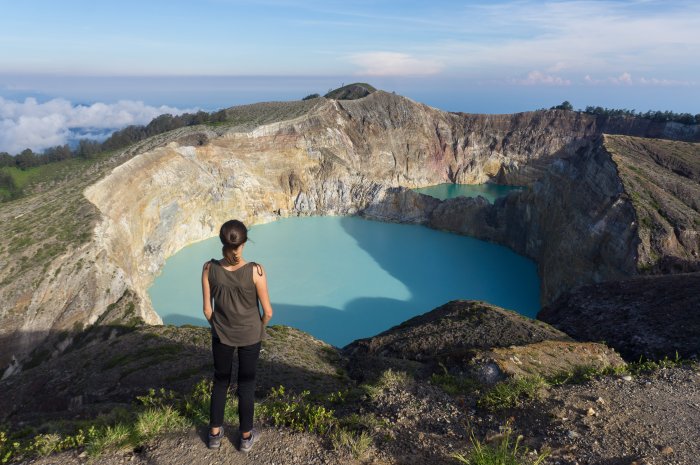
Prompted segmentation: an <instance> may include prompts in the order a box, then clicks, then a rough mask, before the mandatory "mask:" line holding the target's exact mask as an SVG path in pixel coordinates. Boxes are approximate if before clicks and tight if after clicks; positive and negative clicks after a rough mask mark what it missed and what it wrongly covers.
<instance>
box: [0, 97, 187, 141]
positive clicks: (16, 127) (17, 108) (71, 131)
mask: <svg viewBox="0 0 700 465" xmlns="http://www.w3.org/2000/svg"><path fill="white" fill-rule="evenodd" d="M186 111H193V110H181V109H178V108H174V107H169V106H165V105H163V106H159V107H154V106H150V105H146V104H144V103H143V102H136V101H132V100H121V101H119V102H117V103H101V102H98V103H93V104H91V105H73V104H72V103H71V102H70V101H68V100H65V99H53V100H49V101H47V102H43V103H39V102H37V100H36V99H34V98H27V99H25V100H24V101H23V102H17V101H13V100H6V99H4V98H2V97H0V151H4V152H9V153H12V154H14V153H18V152H20V151H22V150H24V149H26V148H30V149H32V150H35V151H40V150H43V149H45V148H47V147H52V146H55V145H62V144H65V143H67V142H68V141H69V140H70V139H71V138H72V137H73V136H75V135H76V134H83V135H88V136H89V135H90V134H93V135H99V134H105V133H107V132H109V131H111V130H116V129H119V128H123V127H125V126H128V125H130V124H147V123H148V122H149V121H151V120H152V119H153V118H155V117H156V116H158V115H162V114H163V113H170V114H173V115H177V114H181V113H184V112H186ZM95 130H97V131H95Z"/></svg>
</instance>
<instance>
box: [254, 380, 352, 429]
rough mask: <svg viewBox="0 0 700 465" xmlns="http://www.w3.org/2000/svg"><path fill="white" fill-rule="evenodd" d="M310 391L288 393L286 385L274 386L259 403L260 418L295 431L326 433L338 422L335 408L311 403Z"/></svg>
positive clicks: (258, 413) (257, 409) (258, 412)
mask: <svg viewBox="0 0 700 465" xmlns="http://www.w3.org/2000/svg"><path fill="white" fill-rule="evenodd" d="M308 397H309V391H303V392H302V393H301V394H296V395H295V394H288V393H286V392H285V389H284V386H280V387H278V388H277V389H275V388H272V390H271V391H270V395H269V396H268V397H267V399H265V401H264V402H262V403H260V404H258V407H257V408H256V413H257V415H258V417H259V418H261V419H263V420H267V421H271V422H272V423H273V424H274V425H275V426H286V427H288V428H291V429H293V430H295V431H308V432H310V433H318V434H326V433H328V432H329V431H330V430H331V429H332V428H333V427H334V426H335V425H336V424H337V422H338V420H337V419H336V417H335V414H334V412H333V410H328V409H326V407H324V406H323V405H318V404H314V403H311V402H310V401H309V399H308Z"/></svg>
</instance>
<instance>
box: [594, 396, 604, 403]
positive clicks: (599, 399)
mask: <svg viewBox="0 0 700 465" xmlns="http://www.w3.org/2000/svg"><path fill="white" fill-rule="evenodd" d="M595 403H596V404H600V405H605V400H603V398H602V397H598V398H597V399H596V400H595Z"/></svg>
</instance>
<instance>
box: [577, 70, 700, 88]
mask: <svg viewBox="0 0 700 465" xmlns="http://www.w3.org/2000/svg"><path fill="white" fill-rule="evenodd" d="M583 81H584V82H585V83H586V84H592V85H599V84H613V85H628V86H632V85H643V86H692V85H695V84H696V83H695V82H693V81H679V80H675V79H659V78H655V77H652V78H646V77H640V78H635V77H633V76H632V75H631V74H630V73H628V72H624V73H622V74H620V75H619V76H610V77H607V78H603V79H596V78H593V77H591V75H590V74H587V75H586V76H584V78H583Z"/></svg>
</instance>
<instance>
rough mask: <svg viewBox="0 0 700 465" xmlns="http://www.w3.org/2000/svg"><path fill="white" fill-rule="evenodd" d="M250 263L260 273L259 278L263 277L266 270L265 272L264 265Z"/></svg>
mask: <svg viewBox="0 0 700 465" xmlns="http://www.w3.org/2000/svg"><path fill="white" fill-rule="evenodd" d="M248 263H249V264H250V266H251V267H252V268H253V269H254V270H255V271H257V272H258V276H262V275H263V274H264V272H265V270H263V267H262V265H261V264H260V263H258V262H252V261H251V262H248Z"/></svg>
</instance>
